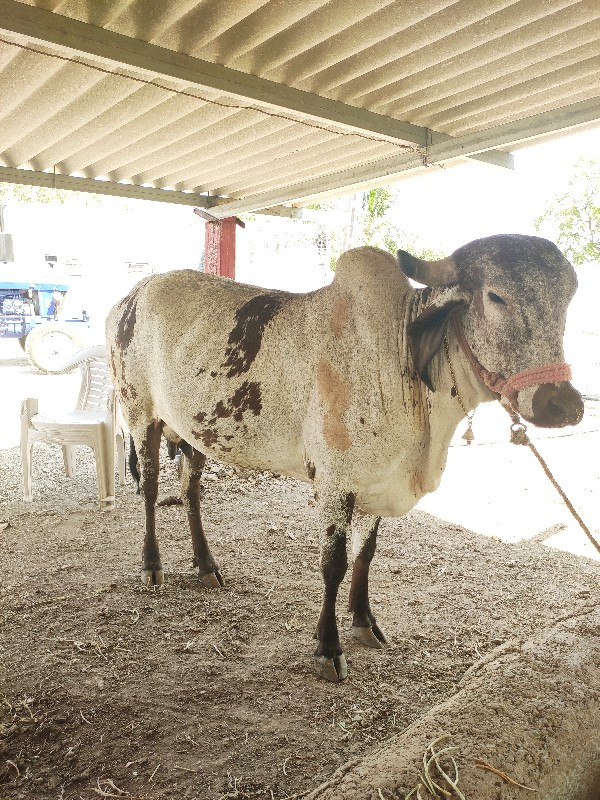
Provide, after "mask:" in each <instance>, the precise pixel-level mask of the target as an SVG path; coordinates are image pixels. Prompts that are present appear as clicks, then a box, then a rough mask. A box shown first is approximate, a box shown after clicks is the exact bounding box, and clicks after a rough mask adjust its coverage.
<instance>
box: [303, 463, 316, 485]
mask: <svg viewBox="0 0 600 800" xmlns="http://www.w3.org/2000/svg"><path fill="white" fill-rule="evenodd" d="M304 466H305V468H306V474H307V475H308V478H309V480H311V481H314V479H315V475H316V474H317V468H316V467H315V465H314V464H312V463H311V462H310V461H307V462H306V464H305V465H304Z"/></svg>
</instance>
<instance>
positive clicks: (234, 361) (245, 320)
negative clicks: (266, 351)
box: [211, 294, 284, 378]
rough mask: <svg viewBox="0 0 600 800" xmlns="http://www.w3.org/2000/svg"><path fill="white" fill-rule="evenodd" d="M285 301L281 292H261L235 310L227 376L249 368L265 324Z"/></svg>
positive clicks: (226, 366)
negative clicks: (279, 293)
mask: <svg viewBox="0 0 600 800" xmlns="http://www.w3.org/2000/svg"><path fill="white" fill-rule="evenodd" d="M283 302H284V298H283V296H281V295H278V294H259V295H257V296H256V297H253V298H252V299H251V300H248V302H247V303H244V305H243V306H242V307H241V308H239V309H238V310H237V311H236V313H235V320H236V324H235V326H234V327H233V329H232V330H231V333H230V334H229V339H228V346H227V349H226V350H225V361H224V362H223V364H222V366H223V368H224V369H226V370H227V373H226V375H227V377H228V378H233V377H235V376H236V375H241V374H242V373H244V372H247V371H248V370H249V369H250V366H251V365H252V363H253V362H254V359H255V358H256V356H257V355H258V351H259V350H260V347H261V344H262V337H263V333H264V331H265V328H266V326H267V325H268V324H269V322H271V320H272V319H273V318H274V317H275V315H276V314H277V312H278V311H279V309H280V308H281V306H282V305H283ZM211 374H212V373H211Z"/></svg>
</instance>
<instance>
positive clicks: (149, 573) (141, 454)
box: [133, 420, 164, 586]
mask: <svg viewBox="0 0 600 800" xmlns="http://www.w3.org/2000/svg"><path fill="white" fill-rule="evenodd" d="M161 433H162V422H161V421H160V420H153V421H152V422H151V423H150V425H148V427H147V428H146V430H145V431H144V432H143V433H142V434H141V436H140V435H136V432H135V431H134V433H133V438H134V439H135V442H136V450H137V455H138V463H139V470H140V476H141V482H140V486H141V490H142V494H143V495H144V503H145V506H146V535H145V538H144V547H143V550H142V574H141V578H142V583H144V584H146V585H148V586H160V584H161V583H163V581H164V573H163V568H162V564H161V560H160V552H159V549H158V540H157V538H156V498H157V497H158V473H159V455H158V454H159V449H160V437H161Z"/></svg>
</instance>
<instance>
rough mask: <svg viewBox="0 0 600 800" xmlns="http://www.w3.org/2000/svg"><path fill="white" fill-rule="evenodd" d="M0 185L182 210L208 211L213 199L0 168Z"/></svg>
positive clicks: (183, 193)
mask: <svg viewBox="0 0 600 800" xmlns="http://www.w3.org/2000/svg"><path fill="white" fill-rule="evenodd" d="M0 182H2V183H18V184H22V185H25V186H44V187H46V188H48V189H67V190H69V191H74V192H91V193H93V194H110V195H116V196H117V197H131V198H134V199H136V200H158V201H159V202H160V203H177V204H179V205H186V206H201V207H202V208H210V207H211V205H212V204H213V203H214V201H215V198H213V197H207V196H206V195H204V194H194V193H192V192H176V191H172V190H170V189H155V188H153V187H151V186H136V185H135V184H133V183H117V182H116V181H104V180H101V179H99V178H78V177H74V176H73V175H61V174H60V173H58V172H38V171H36V170H33V169H16V168H13V167H0Z"/></svg>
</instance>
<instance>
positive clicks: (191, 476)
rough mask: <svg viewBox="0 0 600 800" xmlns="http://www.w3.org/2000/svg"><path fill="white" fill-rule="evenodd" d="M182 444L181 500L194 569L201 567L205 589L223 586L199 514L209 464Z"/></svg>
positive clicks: (200, 454)
mask: <svg viewBox="0 0 600 800" xmlns="http://www.w3.org/2000/svg"><path fill="white" fill-rule="evenodd" d="M184 444H186V443H185V442H184V443H182V444H181V445H180V447H181V449H182V450H183V453H184V463H183V470H182V472H181V500H182V502H183V506H184V508H185V510H186V512H187V517H188V522H189V525H190V533H191V534H192V547H193V548H194V566H195V567H198V576H199V577H200V580H201V581H202V583H203V584H204V585H205V586H208V587H217V588H218V587H219V586H224V585H225V584H224V581H223V578H222V577H221V573H220V572H219V565H218V564H217V563H216V561H215V560H214V558H213V556H212V553H211V552H210V548H209V546H208V542H207V541H206V536H205V535H204V528H203V527H202V517H201V515H200V478H201V477H202V470H203V469H204V464H205V463H206V456H205V455H204V453H200V452H199V451H198V450H194V449H193V448H192V447H190V446H189V445H186V446H185V447H184V446H183V445H184Z"/></svg>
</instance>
